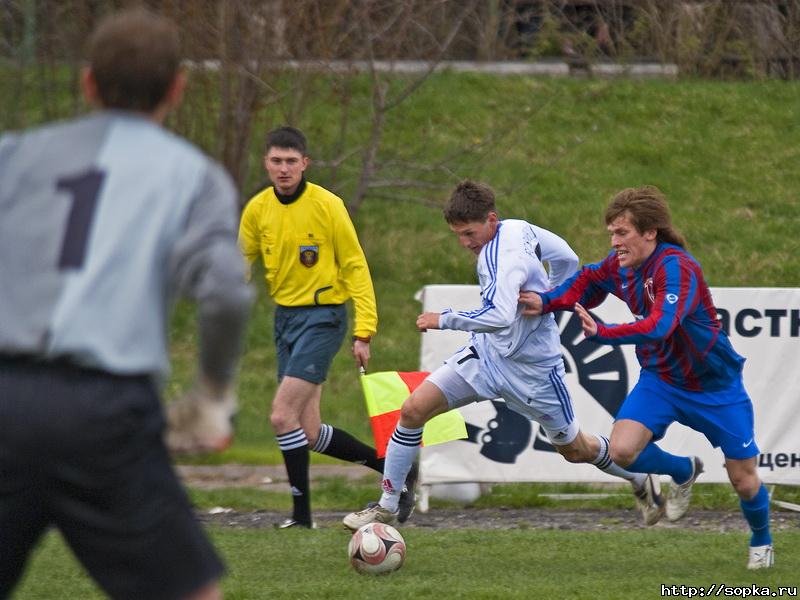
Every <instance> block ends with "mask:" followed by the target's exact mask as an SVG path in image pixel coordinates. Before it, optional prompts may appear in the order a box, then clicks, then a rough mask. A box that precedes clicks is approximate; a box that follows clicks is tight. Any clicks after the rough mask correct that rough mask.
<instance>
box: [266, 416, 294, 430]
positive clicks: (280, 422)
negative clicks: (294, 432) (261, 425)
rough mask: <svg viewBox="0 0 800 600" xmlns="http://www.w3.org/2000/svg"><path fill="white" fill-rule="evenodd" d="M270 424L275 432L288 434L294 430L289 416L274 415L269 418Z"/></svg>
mask: <svg viewBox="0 0 800 600" xmlns="http://www.w3.org/2000/svg"><path fill="white" fill-rule="evenodd" d="M269 422H270V424H271V425H272V429H273V430H274V431H279V432H287V431H289V430H291V429H292V427H291V425H292V419H289V418H288V415H284V414H281V413H272V414H271V415H270V416H269Z"/></svg>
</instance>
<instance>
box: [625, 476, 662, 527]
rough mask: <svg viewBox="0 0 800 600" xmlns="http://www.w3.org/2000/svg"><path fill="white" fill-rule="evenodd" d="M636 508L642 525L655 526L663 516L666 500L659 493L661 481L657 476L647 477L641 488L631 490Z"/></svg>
mask: <svg viewBox="0 0 800 600" xmlns="http://www.w3.org/2000/svg"><path fill="white" fill-rule="evenodd" d="M633 496H634V498H635V499H636V506H637V508H638V509H639V512H641V513H642V519H643V520H644V524H645V525H647V526H648V527H649V526H650V525H655V524H656V523H658V522H659V521H660V520H661V517H663V516H664V511H665V510H666V507H667V501H666V498H664V495H663V494H662V493H661V481H659V479H658V475H648V476H647V477H646V478H645V480H644V483H643V484H642V486H641V487H638V488H637V487H634V488H633Z"/></svg>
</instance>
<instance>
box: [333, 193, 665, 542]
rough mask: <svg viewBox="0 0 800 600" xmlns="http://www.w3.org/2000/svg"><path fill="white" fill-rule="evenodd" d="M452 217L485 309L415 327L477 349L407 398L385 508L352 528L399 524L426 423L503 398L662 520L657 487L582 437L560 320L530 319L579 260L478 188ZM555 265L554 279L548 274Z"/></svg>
mask: <svg viewBox="0 0 800 600" xmlns="http://www.w3.org/2000/svg"><path fill="white" fill-rule="evenodd" d="M444 217H445V220H446V221H447V223H448V224H449V226H450V229H451V230H452V231H453V232H454V233H455V234H456V235H457V236H458V239H459V242H460V243H461V245H462V246H464V247H465V248H467V249H468V250H470V251H472V252H473V253H474V254H476V255H478V266H477V269H478V279H479V283H480V288H481V297H482V300H483V301H482V305H481V307H480V308H478V309H476V310H472V311H460V312H453V311H450V310H446V311H444V312H442V313H434V312H426V313H423V314H421V315H419V317H417V328H418V329H419V330H420V331H426V330H428V329H456V330H461V331H470V332H472V336H471V339H470V343H469V345H468V346H466V347H465V348H462V349H461V350H459V351H458V352H456V353H455V354H454V355H453V356H451V357H450V358H448V359H447V360H446V361H445V364H444V365H442V366H441V367H439V368H438V369H437V370H436V371H434V372H433V373H431V374H430V376H429V377H428V378H427V379H426V380H425V381H424V382H423V383H422V384H421V385H420V386H419V387H418V388H417V389H416V390H415V391H414V392H413V393H412V395H411V396H409V397H408V398H407V399H406V400H405V402H404V403H403V406H402V409H401V411H400V421H399V423H398V425H397V428H396V429H395V431H394V433H393V434H392V437H391V440H390V441H389V445H388V447H387V453H386V463H385V470H384V476H383V482H382V488H383V494H382V495H381V498H380V501H379V502H378V503H370V504H369V505H368V506H367V508H365V509H364V510H361V511H358V512H354V513H350V514H349V515H347V516H346V517H345V518H344V524H345V526H346V527H348V528H349V529H358V528H359V527H361V526H363V525H365V524H367V523H371V522H376V521H378V522H384V523H393V522H395V521H396V516H397V503H398V499H399V495H400V492H401V491H402V485H403V482H404V481H405V476H406V473H407V472H408V469H409V468H410V466H411V464H412V462H413V460H414V459H415V457H416V454H417V452H418V450H419V447H420V445H421V443H422V430H423V426H424V424H425V423H426V422H427V421H429V420H430V419H432V418H433V417H435V416H436V415H438V414H441V413H443V412H446V411H448V410H451V409H453V408H458V407H461V406H465V405H467V404H469V403H471V402H480V401H482V400H492V399H495V398H503V400H505V402H506V404H507V405H508V407H509V408H510V409H512V410H514V411H516V412H518V413H520V414H522V415H524V416H526V417H527V418H529V419H531V420H533V421H536V422H537V423H539V425H540V426H541V428H542V429H543V430H544V432H545V433H546V435H547V437H548V439H549V440H550V442H551V443H552V444H553V446H554V447H555V448H556V450H557V451H558V452H559V453H560V454H561V455H562V456H564V458H565V459H566V460H567V461H569V462H573V463H582V462H585V463H591V464H593V465H595V466H596V467H597V468H599V469H601V470H602V471H605V472H606V473H609V474H611V475H615V476H617V477H621V478H624V479H626V480H628V481H630V482H631V484H632V485H633V488H634V494H635V496H636V500H637V504H638V506H639V508H640V510H641V511H642V515H643V517H644V521H645V523H646V524H648V525H652V524H654V523H656V522H657V521H658V520H659V519H660V518H661V516H662V515H663V514H664V501H663V499H662V497H661V494H660V488H659V485H658V481H657V480H656V479H655V478H654V477H652V476H650V475H646V474H639V473H631V472H629V471H626V470H625V469H623V468H621V467H619V466H618V465H616V464H615V463H613V462H612V461H611V459H610V457H609V454H608V439H607V438H605V437H603V436H595V435H590V434H585V433H583V432H582V431H581V430H580V426H579V424H578V421H577V419H576V418H575V414H574V411H573V407H572V401H571V399H570V395H569V392H568V391H567V387H566V385H565V383H564V361H563V358H562V356H561V342H560V335H559V331H558V326H557V325H556V322H555V318H554V317H553V315H551V314H549V315H542V317H541V318H538V317H535V318H530V317H527V316H523V315H522V314H521V313H522V308H521V307H520V305H519V303H518V298H519V293H520V290H546V289H551V288H553V287H555V286H557V285H558V284H560V283H561V282H562V281H564V280H565V279H566V278H567V277H569V276H570V275H572V273H574V272H575V270H576V269H577V267H578V257H577V255H576V254H575V252H573V251H572V249H571V248H570V247H569V245H568V244H567V243H566V242H565V241H564V240H563V239H561V238H560V237H559V236H557V235H555V234H554V233H552V232H550V231H547V230H546V229H542V228H540V227H536V226H535V225H531V224H530V223H527V222H526V221H522V220H518V219H505V220H502V221H501V220H500V219H499V218H498V216H497V212H496V209H495V202H494V192H493V191H492V190H491V188H489V187H488V186H486V185H484V184H480V183H475V182H471V181H465V182H462V183H461V184H459V185H458V186H457V187H456V189H455V190H454V192H453V194H452V195H451V197H450V200H449V202H448V204H447V206H446V207H445V210H444ZM543 262H547V263H548V264H549V267H550V273H549V275H548V272H547V271H546V270H545V267H544V265H543Z"/></svg>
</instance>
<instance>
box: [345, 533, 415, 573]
mask: <svg viewBox="0 0 800 600" xmlns="http://www.w3.org/2000/svg"><path fill="white" fill-rule="evenodd" d="M347 556H348V557H349V558H350V564H351V565H353V568H354V569H355V570H356V571H358V572H359V573H361V574H362V575H367V574H368V575H382V574H384V573H391V572H392V571H396V570H397V569H399V568H400V567H401V566H402V565H403V561H404V560H405V558H406V542H405V540H404V539H403V536H402V535H400V532H399V531H397V529H395V528H394V527H392V526H391V525H386V524H385V523H369V524H367V525H364V526H363V527H361V528H360V529H359V530H358V531H356V532H355V533H354V534H353V537H351V538H350V543H349V544H348V545H347Z"/></svg>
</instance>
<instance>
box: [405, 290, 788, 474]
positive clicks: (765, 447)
mask: <svg viewBox="0 0 800 600" xmlns="http://www.w3.org/2000/svg"><path fill="white" fill-rule="evenodd" d="M711 292H712V294H713V297H714V303H715V305H716V307H717V309H718V311H719V314H720V317H721V319H722V324H723V327H724V328H725V330H726V331H727V332H728V334H729V335H730V337H731V342H732V343H733V347H734V348H735V349H736V351H737V352H738V353H739V354H741V355H742V356H744V357H745V358H746V359H747V362H746V363H745V368H744V382H745V387H746V389H747V391H748V393H749V394H750V397H751V398H752V400H753V405H754V408H755V421H756V442H757V443H758V446H759V448H760V450H761V455H760V456H759V474H760V475H761V477H762V479H763V480H764V481H765V482H767V483H786V484H800V289H796V288H712V290H711ZM417 297H418V299H419V300H420V301H421V302H422V305H423V310H424V311H436V312H439V311H441V310H442V309H444V308H452V309H454V310H464V309H471V308H475V307H477V306H479V305H480V303H481V300H480V295H479V288H478V286H471V285H431V286H426V287H425V288H423V289H422V290H421V291H420V293H419V294H418V296H417ZM591 312H592V313H593V314H594V315H595V317H597V318H598V319H600V320H602V321H603V322H606V323H627V322H630V321H632V320H633V317H632V315H631V313H630V311H629V310H628V308H627V307H626V306H625V304H624V303H623V302H622V301H620V300H618V299H616V298H613V297H609V298H608V299H607V300H606V301H605V302H604V303H603V304H602V305H601V306H599V307H597V308H596V309H593V310H592V311H591ZM556 318H557V320H558V323H559V328H560V331H561V344H562V348H563V354H564V361H565V365H566V372H567V374H566V383H567V387H568V388H569V391H570V393H571V395H572V400H573V403H574V405H575V414H576V416H577V418H578V421H579V422H580V425H581V428H582V429H583V431H585V432H587V433H599V434H604V435H608V434H609V433H610V432H611V426H612V423H613V415H614V414H616V411H617V409H618V408H619V407H620V406H621V405H622V402H623V400H624V399H625V396H626V395H627V393H628V392H629V391H630V390H631V388H633V386H634V385H635V384H636V381H637V380H638V376H639V364H638V362H637V360H636V356H635V352H634V347H633V346H631V345H626V346H618V347H614V346H607V345H602V344H596V343H594V342H592V341H590V340H587V339H585V338H584V336H583V331H582V329H581V327H580V321H579V320H578V319H577V317H575V316H574V315H573V313H571V312H561V313H557V314H556ZM468 339H469V334H467V333H465V332H457V331H429V332H427V333H425V334H423V335H422V351H421V356H420V369H421V370H423V371H433V370H435V369H436V368H437V367H438V366H439V365H441V364H442V362H443V361H444V359H446V358H447V357H448V356H449V355H450V354H452V353H453V352H455V351H456V350H458V349H459V348H461V347H462V346H464V345H465V343H466V341H467V340H468ZM461 412H462V414H463V415H464V419H465V420H466V422H467V431H468V436H469V437H468V438H467V439H466V440H459V441H455V442H449V443H447V444H441V445H437V446H431V447H426V448H423V449H422V453H421V473H422V475H421V479H422V482H423V483H426V484H430V483H440V482H441V483H443V482H510V481H546V482H571V481H574V482H618V481H619V480H618V479H616V478H614V477H611V476H609V475H606V474H605V473H603V472H602V471H600V470H598V469H596V468H595V467H593V466H591V465H585V464H580V465H574V464H570V463H567V462H566V461H565V460H564V459H563V458H561V456H560V455H558V454H557V453H556V452H555V451H554V450H553V448H552V446H551V445H550V444H549V443H548V442H547V439H546V437H544V436H543V435H540V433H539V428H538V425H537V424H536V423H533V422H530V421H528V420H527V419H525V418H524V417H522V416H520V415H518V414H517V413H515V412H512V411H511V410H509V409H508V408H506V406H505V404H504V403H503V402H502V400H494V401H489V402H480V403H477V404H472V405H470V406H467V407H464V408H463V409H461ZM659 445H660V446H661V447H662V448H664V449H665V450H667V451H670V452H674V453H676V454H683V455H697V456H700V457H701V458H702V459H703V462H704V463H705V470H706V472H705V473H704V474H703V477H702V480H703V481H704V482H727V481H728V478H727V474H726V472H725V469H724V467H723V456H722V453H721V451H720V450H719V449H717V448H713V447H712V446H711V444H710V443H709V442H708V441H707V440H706V439H705V437H704V436H703V435H702V434H700V433H697V432H695V431H692V430H691V429H688V428H687V427H684V426H683V425H680V424H678V423H675V424H673V425H672V426H671V427H670V428H669V430H668V431H667V434H666V435H665V437H664V439H663V440H662V441H661V442H659Z"/></svg>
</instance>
